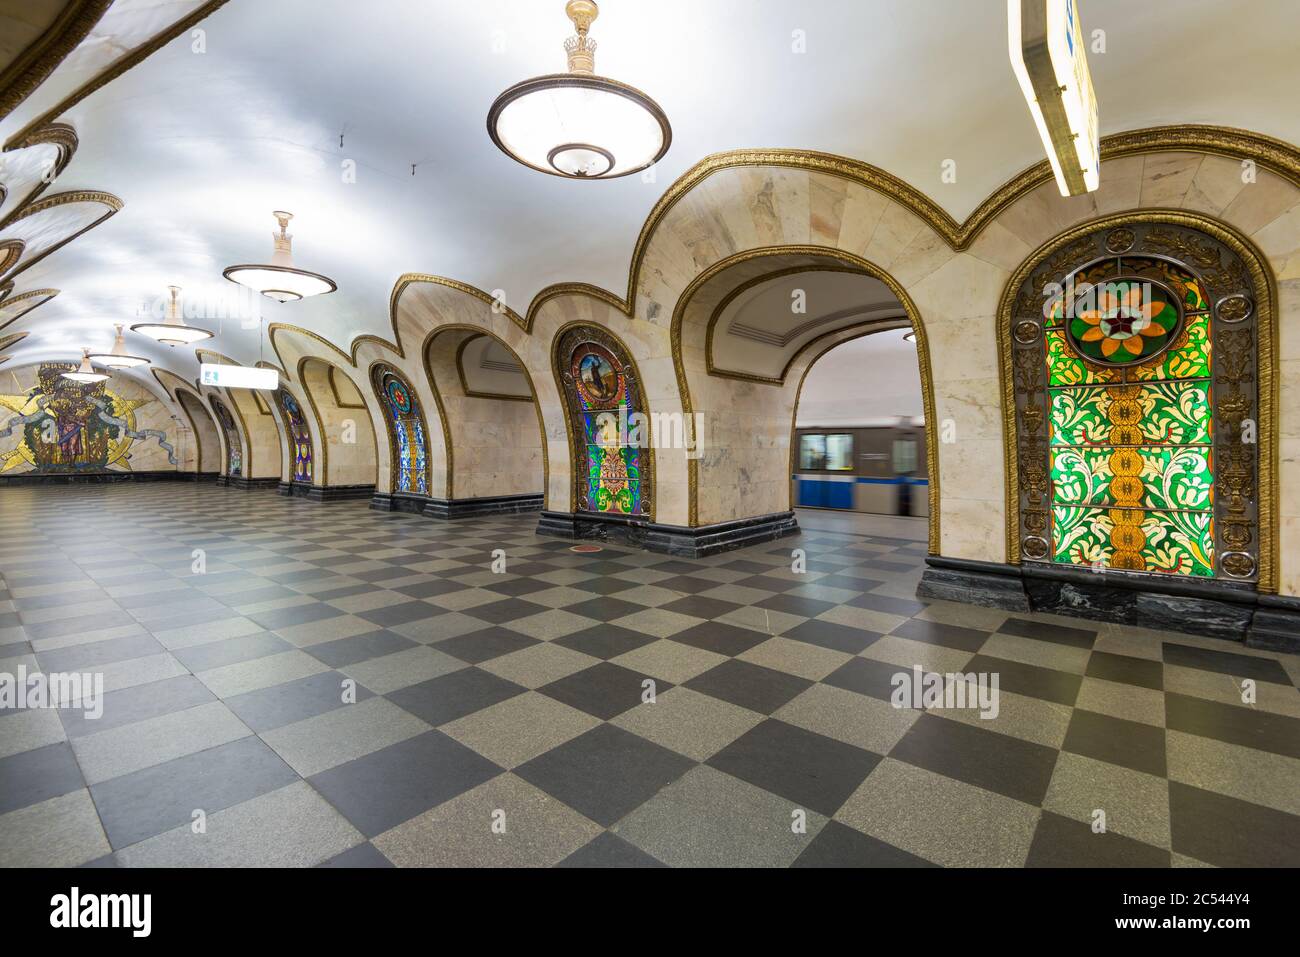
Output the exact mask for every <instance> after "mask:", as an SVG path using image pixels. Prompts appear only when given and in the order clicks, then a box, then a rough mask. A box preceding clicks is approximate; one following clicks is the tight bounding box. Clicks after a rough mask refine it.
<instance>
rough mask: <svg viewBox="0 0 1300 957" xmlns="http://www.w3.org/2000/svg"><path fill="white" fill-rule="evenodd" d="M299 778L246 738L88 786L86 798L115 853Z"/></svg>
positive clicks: (259, 743) (259, 742)
mask: <svg viewBox="0 0 1300 957" xmlns="http://www.w3.org/2000/svg"><path fill="white" fill-rule="evenodd" d="M297 780H299V778H298V775H297V774H295V773H294V772H293V769H292V768H290V767H289V766H288V765H287V764H285V763H284V761H282V760H281V759H280V756H279V755H278V754H276V753H275V752H274V751H272V750H271V749H270V748H269V747H267V745H266V744H265V743H264V742H263V741H262V739H261V738H258V737H255V736H250V737H247V738H240V739H239V740H238V741H232V742H230V743H229V744H223V745H220V746H218V747H215V748H209V749H207V750H206V751H200V752H198V753H197V754H189V755H186V756H185V757H183V758H176V759H175V760H173V761H167V762H165V763H163V764H156V765H154V766H153V767H151V768H145V769H144V770H142V771H135V772H133V773H131V774H124V775H122V776H121V777H117V778H113V779H112V780H110V781H104V782H102V783H100V784H95V785H92V786H91V788H90V794H91V797H93V798H94V799H95V807H96V808H97V809H98V811H99V818H100V820H101V821H102V822H103V825H104V831H105V832H106V833H107V834H108V841H109V844H111V845H112V846H113V849H114V850H119V849H121V848H123V847H126V846H127V845H129V844H134V843H136V842H137V841H143V840H144V839H145V838H147V837H152V836H153V835H155V834H161V833H162V832H163V831H167V830H171V829H172V828H173V827H177V826H178V825H181V824H188V823H189V822H190V819H191V818H190V816H191V814H192V813H193V811H194V810H195V808H202V809H203V811H204V812H205V813H207V814H212V813H213V812H214V811H220V810H222V809H223V808H228V807H231V806H233V805H235V804H239V803H241V802H243V801H247V800H249V799H251V798H255V797H258V796H259V795H262V794H266V793H267V792H268V791H274V790H276V789H277V788H282V787H284V786H285V785H287V784H292V783H293V782H294V781H297Z"/></svg>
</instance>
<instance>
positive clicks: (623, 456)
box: [569, 341, 646, 515]
mask: <svg viewBox="0 0 1300 957" xmlns="http://www.w3.org/2000/svg"><path fill="white" fill-rule="evenodd" d="M569 372H570V376H571V380H572V382H573V389H574V393H575V395H574V396H572V400H573V402H574V405H575V406H576V412H577V420H578V422H577V424H578V425H579V426H580V427H581V429H582V443H583V447H584V449H585V451H586V456H585V458H586V461H585V471H586V481H585V483H584V489H583V496H582V497H583V501H582V502H581V503H580V508H582V509H583V510H584V511H591V512H609V513H613V514H616V515H641V514H644V513H645V511H646V508H645V501H644V499H643V495H642V472H643V463H642V455H644V454H645V452H644V450H643V449H641V448H638V447H637V446H636V445H635V444H633V443H629V442H628V441H627V438H628V436H627V435H626V434H625V431H626V429H627V425H626V422H627V419H628V416H630V415H631V414H632V413H633V412H637V411H641V410H640V409H638V408H637V405H639V396H635V395H631V394H630V392H631V390H630V388H629V384H628V376H627V373H626V366H625V364H624V363H623V362H622V361H621V360H620V359H619V357H618V356H616V355H615V354H614V353H613V352H612V351H611V350H610V349H608V348H606V347H605V346H602V345H601V344H599V343H596V342H590V341H587V342H581V343H579V345H578V346H577V348H576V349H574V351H573V353H572V355H571V356H570V358H569Z"/></svg>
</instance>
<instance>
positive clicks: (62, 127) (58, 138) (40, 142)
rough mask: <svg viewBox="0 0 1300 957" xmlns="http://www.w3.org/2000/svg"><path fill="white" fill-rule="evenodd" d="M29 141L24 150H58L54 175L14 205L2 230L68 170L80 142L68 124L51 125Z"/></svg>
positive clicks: (0, 225)
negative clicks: (44, 148) (39, 147)
mask: <svg viewBox="0 0 1300 957" xmlns="http://www.w3.org/2000/svg"><path fill="white" fill-rule="evenodd" d="M28 139H29V142H27V143H26V144H24V146H23V147H22V148H24V149H26V148H29V147H34V146H54V147H56V148H57V150H58V156H57V158H56V159H55V160H54V167H53V169H52V170H51V174H52V175H50V176H48V177H42V178H41V181H40V182H39V183H37V184H36V185H35V186H34V187H32V189H31V191H30V192H28V194H27V195H26V196H24V197H23V198H22V199H21V200H19V201H18V202H17V203H15V204H14V208H13V209H12V210H10V211H9V214H8V215H7V216H5V217H4V218H3V219H0V229H3V228H4V227H6V226H8V225H9V224H10V223H11V222H13V221H14V219H16V218H17V216H18V214H19V213H21V212H22V211H23V210H24V209H26V208H27V207H28V206H30V205H31V204H32V203H33V202H34V201H35V199H36V197H37V196H40V195H41V193H43V192H45V191H46V190H47V189H49V188H50V187H51V186H52V185H54V182H55V180H57V179H58V178H59V176H60V175H61V174H62V173H63V171H64V170H65V169H67V168H68V164H69V163H71V162H72V157H73V156H74V155H75V154H76V152H77V146H78V144H79V142H80V141H79V140H78V139H77V131H76V130H74V129H73V128H72V127H71V126H69V125H68V124H67V123H51V124H49V125H48V126H45V127H42V128H41V129H39V130H37V131H35V132H34V133H32V135H31V136H30V137H29V138H28Z"/></svg>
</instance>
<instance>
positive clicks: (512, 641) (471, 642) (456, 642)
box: [434, 625, 539, 665]
mask: <svg viewBox="0 0 1300 957" xmlns="http://www.w3.org/2000/svg"><path fill="white" fill-rule="evenodd" d="M538 643H539V642H538V641H537V639H536V638H530V637H528V636H527V635H521V634H520V633H519V632H517V631H511V630H510V629H509V628H502V627H501V626H499V625H492V626H491V627H488V628H480V629H479V630H478V631H471V632H468V633H467V634H464V635H456V636H455V637H454V638H444V639H443V640H442V641H438V642H435V643H434V645H435V647H436V648H437V649H438V650H439V651H441V652H444V653H445V654H449V655H451V656H453V657H455V658H459V659H460V660H461V661H467V662H469V663H470V664H472V665H477V664H481V663H482V662H484V661H490V660H492V659H493V658H500V657H501V656H502V655H508V654H510V653H512V652H515V651H522V650H523V649H524V648H527V647H529V646H530V645H536V644H538Z"/></svg>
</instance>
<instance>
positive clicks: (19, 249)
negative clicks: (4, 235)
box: [0, 239, 27, 276]
mask: <svg viewBox="0 0 1300 957" xmlns="http://www.w3.org/2000/svg"><path fill="white" fill-rule="evenodd" d="M26 248H27V244H26V243H25V242H23V241H22V240H21V239H4V240H0V276H3V275H4V274H5V273H7V272H8V271H9V270H10V269H12V268H13V267H14V266H16V265H17V264H18V260H20V259H22V258H23V250H24V249H26Z"/></svg>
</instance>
